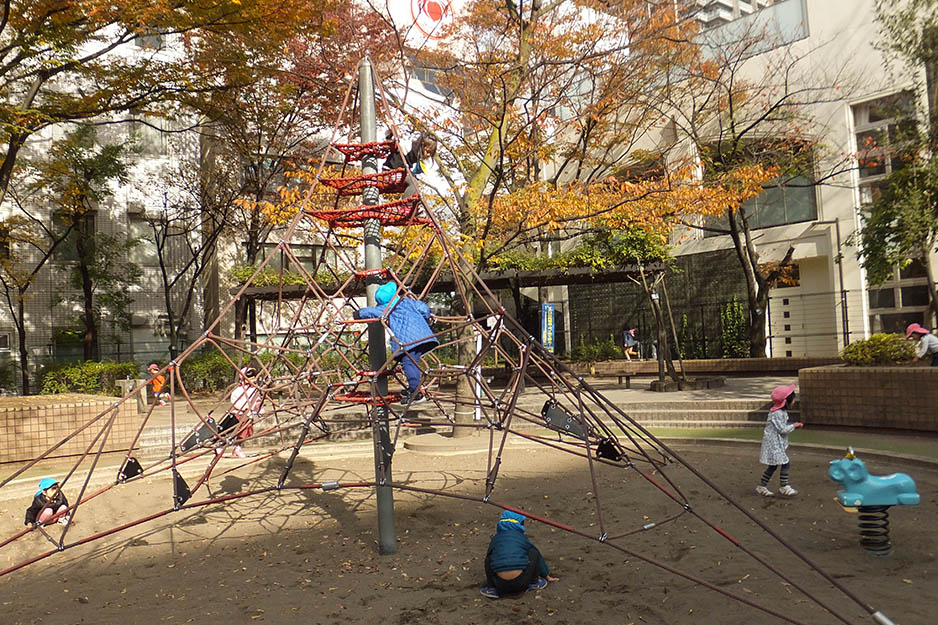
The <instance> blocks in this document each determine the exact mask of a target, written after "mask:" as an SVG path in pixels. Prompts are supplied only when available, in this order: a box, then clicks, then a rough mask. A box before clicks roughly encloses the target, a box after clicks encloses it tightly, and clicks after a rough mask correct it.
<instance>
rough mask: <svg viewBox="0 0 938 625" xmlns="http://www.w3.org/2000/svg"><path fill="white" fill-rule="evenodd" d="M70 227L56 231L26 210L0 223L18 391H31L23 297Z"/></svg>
mask: <svg viewBox="0 0 938 625" xmlns="http://www.w3.org/2000/svg"><path fill="white" fill-rule="evenodd" d="M70 234H71V229H66V230H65V231H64V232H56V231H55V230H53V229H52V228H51V226H50V225H48V224H47V223H46V222H44V221H43V220H42V219H40V218H39V217H38V216H36V215H34V214H33V213H31V212H30V211H29V210H28V209H25V208H22V207H21V214H19V215H14V216H11V217H8V218H7V219H5V220H3V222H2V223H0V250H2V253H0V268H2V270H0V285H2V287H3V295H4V300H5V301H6V305H7V309H8V310H9V312H10V318H11V319H12V320H13V324H14V325H15V326H16V342H17V346H18V349H19V366H20V392H21V393H22V394H23V395H29V394H30V390H31V387H30V379H29V350H28V349H27V343H26V340H27V325H26V300H27V292H28V291H29V288H30V287H31V286H32V285H33V283H34V281H35V279H36V276H37V275H38V273H39V271H40V270H41V269H42V268H43V267H44V266H45V265H46V263H47V262H48V261H49V259H50V258H52V255H53V254H54V253H55V251H56V249H58V247H59V246H60V245H61V244H62V243H64V242H65V240H66V239H67V238H68V237H69V235H70Z"/></svg>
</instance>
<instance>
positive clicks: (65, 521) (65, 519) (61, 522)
mask: <svg viewBox="0 0 938 625" xmlns="http://www.w3.org/2000/svg"><path fill="white" fill-rule="evenodd" d="M55 522H56V523H58V524H59V525H68V517H64V516H60V517H59V518H57V519H56V520H55Z"/></svg>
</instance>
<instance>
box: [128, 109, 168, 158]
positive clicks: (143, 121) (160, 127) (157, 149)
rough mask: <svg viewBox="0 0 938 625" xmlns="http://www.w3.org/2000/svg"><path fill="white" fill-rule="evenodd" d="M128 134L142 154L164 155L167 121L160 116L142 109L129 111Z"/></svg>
mask: <svg viewBox="0 0 938 625" xmlns="http://www.w3.org/2000/svg"><path fill="white" fill-rule="evenodd" d="M130 116H131V118H130V136H129V137H128V138H129V139H132V140H134V141H136V142H137V144H138V146H139V148H140V154H142V155H143V156H165V155H166V154H167V153H168V146H167V141H166V136H167V135H166V130H167V122H166V119H164V118H162V117H157V116H155V115H148V114H147V113H146V112H144V111H140V110H133V111H131V112H130Z"/></svg>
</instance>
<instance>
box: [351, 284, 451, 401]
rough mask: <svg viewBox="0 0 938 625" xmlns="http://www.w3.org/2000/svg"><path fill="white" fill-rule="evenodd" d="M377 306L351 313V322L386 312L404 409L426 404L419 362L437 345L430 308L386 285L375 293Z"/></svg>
mask: <svg viewBox="0 0 938 625" xmlns="http://www.w3.org/2000/svg"><path fill="white" fill-rule="evenodd" d="M375 301H376V302H377V303H378V305H377V306H368V307H366V308H361V309H359V310H356V311H355V312H354V313H353V315H352V316H353V317H354V318H355V319H378V318H380V317H381V316H383V315H385V312H386V311H388V310H389V309H390V312H388V313H387V320H388V328H390V330H391V349H392V350H393V351H394V359H395V360H397V361H398V362H400V363H401V369H403V370H404V376H405V377H406V378H407V389H406V390H405V391H404V392H402V393H401V403H402V404H404V405H405V406H407V405H413V404H417V403H420V402H423V401H426V398H425V397H424V396H423V393H421V392H420V391H419V387H420V359H421V358H423V355H424V354H426V353H427V352H429V351H430V350H431V349H433V348H434V347H436V346H437V345H439V344H440V341H439V340H438V339H437V338H436V337H435V336H433V330H431V329H430V324H429V323H428V322H429V321H430V308H429V306H427V305H426V304H424V303H423V302H421V301H419V300H416V299H414V298H412V297H399V296H397V284H395V283H394V282H386V283H385V284H382V285H381V286H380V287H378V290H377V291H376V292H375Z"/></svg>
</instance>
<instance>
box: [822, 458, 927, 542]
mask: <svg viewBox="0 0 938 625" xmlns="http://www.w3.org/2000/svg"><path fill="white" fill-rule="evenodd" d="M830 465H831V466H830V469H828V471H827V474H828V475H829V476H830V478H831V479H832V480H834V481H835V482H837V483H838V484H840V485H841V486H843V487H844V490H838V491H837V497H836V498H835V499H836V501H837V502H838V503H839V504H840V505H841V506H843V507H844V508H847V509H852V508H856V510H857V511H858V512H859V513H860V544H861V545H863V547H864V548H865V549H866V550H867V551H869V552H870V553H872V554H874V555H879V556H885V555H889V553H891V552H892V543H890V542H889V508H890V507H891V506H914V505H916V504H917V503H918V502H919V495H918V493H917V492H915V480H913V479H912V478H911V477H909V476H908V475H906V474H905V473H893V474H891V475H882V476H879V475H870V473H869V471H867V469H866V465H865V464H863V461H862V460H860V459H859V458H857V457H856V455H855V454H854V453H853V448H852V447H849V448H848V449H847V455H846V456H844V457H843V458H841V459H840V460H831V463H830Z"/></svg>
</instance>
